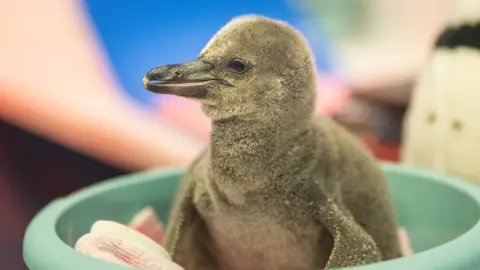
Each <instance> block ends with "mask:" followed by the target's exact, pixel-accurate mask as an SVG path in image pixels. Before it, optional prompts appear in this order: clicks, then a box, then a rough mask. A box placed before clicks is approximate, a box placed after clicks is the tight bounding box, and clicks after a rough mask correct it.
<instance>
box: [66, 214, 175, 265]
mask: <svg viewBox="0 0 480 270" xmlns="http://www.w3.org/2000/svg"><path fill="white" fill-rule="evenodd" d="M75 250H77V251H79V252H81V253H83V254H85V255H88V256H91V257H94V258H97V259H99V260H103V261H107V262H111V263H116V264H121V265H127V266H132V267H136V268H140V269H147V270H183V268H182V267H180V266H179V265H177V264H175V263H174V262H172V260H171V257H170V255H169V254H168V253H167V251H165V249H164V248H163V247H162V246H161V245H159V244H157V243H156V242H155V241H153V240H152V239H150V238H149V237H147V236H145V235H144V234H142V233H140V232H138V231H136V230H134V229H132V228H129V227H127V226H125V225H122V224H119V223H116V222H113V221H104V220H100V221H97V222H95V223H94V224H93V226H92V228H91V230H90V232H89V233H87V234H85V235H83V236H82V237H80V239H78V241H77V243H76V244H75Z"/></svg>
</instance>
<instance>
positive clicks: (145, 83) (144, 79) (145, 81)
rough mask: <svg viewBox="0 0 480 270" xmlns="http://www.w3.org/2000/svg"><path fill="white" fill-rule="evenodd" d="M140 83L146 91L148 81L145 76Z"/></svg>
mask: <svg viewBox="0 0 480 270" xmlns="http://www.w3.org/2000/svg"><path fill="white" fill-rule="evenodd" d="M142 81H143V87H144V88H145V89H147V90H148V81H149V79H148V78H147V76H144V77H143V79H142Z"/></svg>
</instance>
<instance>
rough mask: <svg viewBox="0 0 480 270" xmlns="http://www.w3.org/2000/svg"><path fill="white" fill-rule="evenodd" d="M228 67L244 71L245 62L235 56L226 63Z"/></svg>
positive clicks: (237, 71) (239, 71)
mask: <svg viewBox="0 0 480 270" xmlns="http://www.w3.org/2000/svg"><path fill="white" fill-rule="evenodd" d="M228 68H229V69H231V70H232V71H234V72H236V73H244V72H245V71H247V63H245V61H244V60H242V59H240V58H235V59H233V60H232V61H230V63H228Z"/></svg>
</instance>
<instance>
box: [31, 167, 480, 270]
mask: <svg viewBox="0 0 480 270" xmlns="http://www.w3.org/2000/svg"><path fill="white" fill-rule="evenodd" d="M382 168H383V170H384V172H385V173H386V175H387V177H388V181H389V184H390V189H391V191H392V193H393V197H394V200H395V205H396V208H397V213H398V218H399V222H400V225H401V226H403V227H404V228H405V229H406V230H407V231H408V233H409V236H410V238H411V244H412V247H413V249H414V251H415V255H413V256H410V257H405V258H401V259H395V260H391V261H387V262H381V263H376V264H371V265H367V266H361V267H354V268H353V269H357V270H382V269H389V270H405V269H414V270H415V269H425V270H444V269H445V270H447V269H448V270H453V269H455V270H463V269H464V270H472V269H480V222H479V221H480V191H479V189H478V188H477V187H476V186H472V185H470V184H468V183H465V182H462V181H460V180H457V179H452V178H448V177H446V176H443V175H439V174H435V173H431V172H427V171H423V170H419V169H414V168H409V167H404V166H400V165H394V164H383V165H382ZM183 172H184V171H183V170H182V169H169V170H156V171H149V172H144V173H139V174H133V175H128V176H123V177H119V178H115V179H112V180H108V181H105V182H102V183H100V184H97V185H94V186H91V187H87V188H85V189H82V190H79V191H77V192H75V193H73V194H71V195H69V196H67V197H65V198H60V199H57V200H55V201H53V202H52V203H50V204H49V205H47V206H46V207H45V208H44V209H43V210H42V211H41V212H40V213H38V215H37V216H36V217H35V218H34V219H33V220H32V222H31V223H30V225H29V226H28V228H27V231H26V234H25V239H24V244H23V247H24V248H23V258H24V260H25V263H26V264H27V266H28V268H29V269H30V270H121V269H132V268H129V267H125V266H120V265H116V264H110V263H107V262H103V261H100V260H96V259H94V258H91V257H88V256H86V255H83V254H80V253H78V252H76V251H75V250H74V249H72V246H73V244H74V243H75V241H76V240H77V239H78V238H79V237H80V236H81V235H83V234H85V233H87V232H88V231H89V229H90V226H91V225H92V224H93V223H94V222H95V221H96V220H99V219H104V220H115V221H119V222H122V223H126V222H128V221H129V220H130V218H132V216H133V215H134V214H135V213H136V212H138V211H139V210H141V209H142V208H143V207H144V206H147V205H151V206H153V207H154V208H155V209H156V211H157V212H158V214H159V215H160V217H161V218H162V219H163V220H165V221H166V220H167V215H168V211H169V208H170V206H171V201H172V196H173V194H175V191H176V190H177V187H178V179H179V177H180V176H181V175H182V173H183Z"/></svg>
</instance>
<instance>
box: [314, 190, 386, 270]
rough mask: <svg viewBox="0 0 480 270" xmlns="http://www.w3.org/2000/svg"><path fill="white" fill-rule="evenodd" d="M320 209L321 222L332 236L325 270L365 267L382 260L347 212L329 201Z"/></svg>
mask: <svg viewBox="0 0 480 270" xmlns="http://www.w3.org/2000/svg"><path fill="white" fill-rule="evenodd" d="M320 209H321V210H320V217H321V222H322V223H323V226H324V227H325V229H327V230H328V231H329V232H330V233H331V234H332V236H333V249H332V252H331V254H330V258H329V259H328V262H327V265H326V267H325V269H335V268H342V267H351V266H358V265H365V264H370V263H375V262H379V261H381V260H382V255H381V252H380V250H379V249H378V247H377V245H376V243H375V241H374V240H373V238H372V237H371V236H370V235H369V234H368V233H367V232H366V231H365V230H364V229H363V228H362V227H361V226H360V225H358V224H357V223H356V222H355V220H354V219H353V217H352V215H351V214H349V213H348V211H347V210H344V209H342V207H340V206H339V205H338V204H337V203H336V202H334V201H333V200H331V199H329V200H328V201H327V203H326V204H325V205H323V206H322V207H321V208H320ZM346 212H347V213H346Z"/></svg>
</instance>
